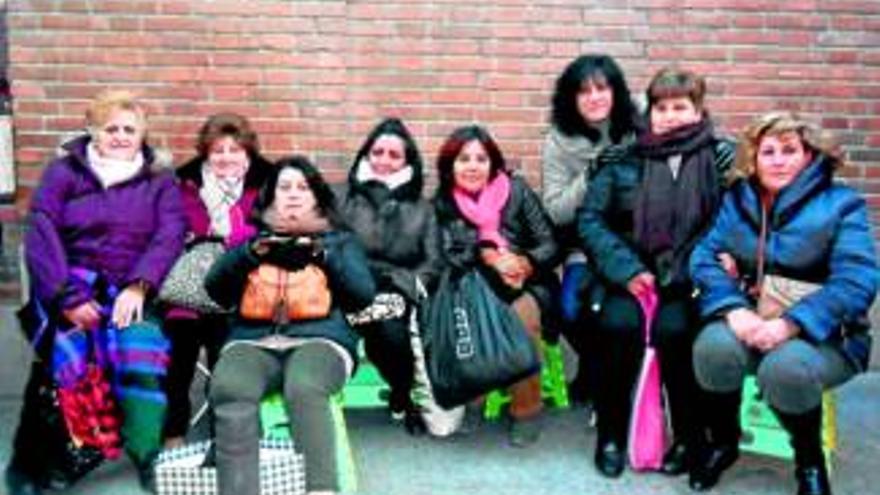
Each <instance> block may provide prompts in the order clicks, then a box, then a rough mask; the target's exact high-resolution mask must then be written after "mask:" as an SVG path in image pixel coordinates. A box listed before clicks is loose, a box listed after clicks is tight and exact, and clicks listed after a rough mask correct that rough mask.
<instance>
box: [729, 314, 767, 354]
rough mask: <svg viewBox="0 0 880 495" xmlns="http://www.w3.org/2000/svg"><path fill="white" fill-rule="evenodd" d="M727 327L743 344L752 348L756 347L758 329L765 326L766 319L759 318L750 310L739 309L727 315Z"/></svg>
mask: <svg viewBox="0 0 880 495" xmlns="http://www.w3.org/2000/svg"><path fill="white" fill-rule="evenodd" d="M725 321H726V322H727V326H729V327H730V329H731V330H732V331H733V334H734V335H736V338H737V339H739V340H740V341H741V342H745V343H746V344H747V345H749V346H750V347H754V343H753V338H754V334H755V332H757V330H758V328H760V327H761V325H763V324H764V319H763V318H761V317H760V316H758V313H755V312H754V311H752V310H751V309H748V308H737V309H734V310H732V311H729V312H728V313H727V316H725Z"/></svg>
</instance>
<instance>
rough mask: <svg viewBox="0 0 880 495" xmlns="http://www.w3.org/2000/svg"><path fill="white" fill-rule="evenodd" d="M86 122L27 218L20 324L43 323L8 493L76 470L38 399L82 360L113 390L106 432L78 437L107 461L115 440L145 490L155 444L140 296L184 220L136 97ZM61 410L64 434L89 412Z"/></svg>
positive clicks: (125, 97)
mask: <svg viewBox="0 0 880 495" xmlns="http://www.w3.org/2000/svg"><path fill="white" fill-rule="evenodd" d="M86 118H87V121H88V128H89V134H88V135H86V136H82V137H80V138H76V139H74V140H72V141H70V142H68V143H67V144H65V145H64V149H65V150H66V152H67V154H66V155H64V156H62V157H60V158H58V159H56V160H55V161H53V162H52V163H50V164H49V165H48V166H47V167H46V170H45V172H44V175H43V179H42V182H41V184H40V186H39V188H38V189H37V191H36V193H35V194H34V197H33V200H32V202H31V209H30V215H29V217H28V229H27V232H26V234H25V239H24V246H25V253H26V262H27V271H28V274H29V276H30V281H31V300H30V302H29V304H28V305H27V306H26V307H25V310H30V311H29V313H30V314H26V315H23V321H25V319H27V320H29V321H31V322H34V321H36V322H37V325H39V327H38V328H42V329H44V330H43V331H42V332H34V333H31V335H32V336H33V340H32V342H31V343H32V345H33V346H34V349H35V351H36V353H37V356H38V359H36V360H35V362H34V365H33V367H32V369H31V376H30V380H29V383H28V385H27V388H26V390H25V397H24V405H23V408H22V412H21V419H20V423H19V426H18V431H17V432H16V435H15V444H14V452H13V454H12V460H11V461H10V464H9V466H8V468H7V471H6V485H7V489H8V493H11V494H13V495H22V494H39V493H41V491H42V490H43V489H44V488H49V487H51V488H57V487H59V486H62V487H63V486H66V485H68V484H70V483H71V482H73V481H75V479H76V478H77V477H78V476H81V475H82V474H84V473H83V470H81V469H80V470H78V469H77V466H71V465H70V463H69V461H68V459H69V457H68V456H67V454H66V450H67V447H68V446H67V445H66V444H67V442H61V441H59V439H58V437H52V436H49V432H48V429H47V428H46V424H45V421H46V419H45V417H44V416H45V411H44V410H43V409H42V408H41V406H40V403H39V401H40V394H45V390H46V387H47V386H49V385H47V384H52V383H53V382H54V384H55V385H56V386H57V388H58V390H59V396H61V394H62V392H67V393H76V391H77V387H78V386H79V385H80V384H82V383H83V382H84V380H85V379H86V378H87V377H86V376H85V374H84V373H82V370H83V369H85V368H86V367H87V366H86V365H87V364H88V363H94V364H96V365H97V366H98V367H99V369H101V370H102V371H103V374H104V376H105V377H106V379H107V381H108V382H109V384H110V385H111V386H112V393H111V394H110V395H111V396H112V397H113V399H114V400H113V401H112V402H115V406H113V407H111V410H113V408H115V414H116V416H115V418H116V421H113V419H114V418H113V417H110V418H107V417H104V416H102V417H101V421H102V422H101V423H100V425H101V430H102V433H105V434H106V435H104V436H101V437H95V438H91V437H89V436H85V437H83V438H79V440H80V441H83V442H84V444H85V445H91V446H93V447H95V448H96V449H97V450H100V451H101V452H102V454H103V455H104V456H105V457H113V456H115V455H117V454H118V449H119V443H120V441H119V439H120V438H121V443H122V444H123V445H124V448H125V450H126V452H127V453H128V455H129V456H130V457H131V459H132V460H133V462H134V463H135V465H136V467H137V468H138V473H139V474H140V478H141V483H142V484H143V485H144V486H145V488H150V487H151V485H152V461H153V459H154V458H155V456H156V454H157V453H158V451H159V448H160V441H161V431H162V420H163V417H164V414H165V394H164V393H163V392H162V389H161V386H160V381H161V377H162V375H164V373H165V368H166V366H167V361H168V354H167V352H168V343H167V341H166V340H165V338H164V337H163V335H162V332H161V329H160V327H159V325H158V324H157V323H156V320H155V318H154V316H153V311H152V306H151V305H150V304H149V302H150V297H151V296H152V295H153V294H155V292H156V289H157V288H158V287H159V286H160V284H161V283H162V280H163V279H164V277H165V275H166V273H167V272H168V270H169V269H170V268H171V265H172V264H173V262H174V260H175V259H176V258H177V256H178V255H179V254H180V252H181V250H182V248H183V235H184V231H185V229H186V219H185V217H184V214H183V208H182V204H181V200H180V193H179V191H178V188H177V187H176V185H175V183H174V176H173V174H172V172H171V171H170V170H161V169H160V167H157V162H156V160H155V154H154V152H153V150H152V149H151V148H150V147H148V146H147V145H146V144H145V142H144V139H145V136H146V114H145V110H144V107H143V106H142V105H141V104H140V103H139V102H138V101H137V100H136V99H135V98H134V96H133V95H132V94H131V93H129V92H126V91H105V92H103V93H101V94H99V95H98V96H97V97H96V98H95V99H94V100H93V101H92V102H91V104H90V105H89V107H88V110H87V112H86ZM26 330H28V329H27V328H26ZM93 405H95V406H96V407H98V406H100V407H103V404H93ZM60 409H61V412H62V414H63V415H64V421H66V424H67V426H68V428H69V429H73V430H74V431H76V430H75V429H74V428H72V427H71V425H72V424H73V425H74V426H75V425H76V423H75V422H74V421H85V422H88V421H89V420H90V419H93V418H90V413H89V412H88V411H89V410H86V412H84V410H81V409H76V408H69V407H67V406H65V405H64V403H63V401H62V405H61V407H60ZM105 420H107V421H108V423H104V421H105ZM120 420H121V421H120ZM114 424H115V425H114ZM108 425H109V426H108ZM105 428H106V430H105ZM114 437H115V439H116V441H115V442H114V441H112V440H109V441H107V439H108V438H114ZM89 441H93V442H97V443H89ZM60 443H62V445H59V444H60Z"/></svg>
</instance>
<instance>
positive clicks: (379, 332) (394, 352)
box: [358, 307, 415, 410]
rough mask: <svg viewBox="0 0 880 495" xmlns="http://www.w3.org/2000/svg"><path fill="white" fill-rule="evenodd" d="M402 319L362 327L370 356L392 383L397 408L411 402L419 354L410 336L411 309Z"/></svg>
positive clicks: (386, 379)
mask: <svg viewBox="0 0 880 495" xmlns="http://www.w3.org/2000/svg"><path fill="white" fill-rule="evenodd" d="M410 311H412V308H411V307H410V308H408V309H407V311H406V313H404V315H403V316H402V317H400V318H396V319H393V320H384V321H378V322H373V323H368V324H365V325H361V326H359V327H358V332H359V333H360V334H361V335H362V336H363V338H364V349H365V350H366V352H367V358H369V360H370V362H372V363H373V364H374V365H375V366H376V369H377V370H379V374H380V375H382V378H383V379H384V380H385V381H386V382H388V385H390V386H391V397H390V405H391V406H392V408H393V409H395V410H400V409H401V408H403V407H405V406H407V405H409V404H410V390H411V389H412V386H413V377H414V375H415V357H414V356H413V350H412V344H411V342H410V336H409V318H410V317H409V312H410Z"/></svg>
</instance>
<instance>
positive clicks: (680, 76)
mask: <svg viewBox="0 0 880 495" xmlns="http://www.w3.org/2000/svg"><path fill="white" fill-rule="evenodd" d="M647 93H648V109H649V110H650V109H651V108H652V107H653V106H654V104H655V103H657V102H658V101H660V100H662V99H664V98H681V97H683V96H685V97H687V98H689V99H690V100H691V102H693V104H694V106H695V107H696V108H697V110H702V109H703V98H705V96H706V79H705V78H703V76H700V75H697V74H696V73H694V72H691V71H689V70H682V69H674V68H672V67H666V68H664V69H660V70H659V71H657V73H656V74H654V77H653V78H651V83H650V84H648V90H647Z"/></svg>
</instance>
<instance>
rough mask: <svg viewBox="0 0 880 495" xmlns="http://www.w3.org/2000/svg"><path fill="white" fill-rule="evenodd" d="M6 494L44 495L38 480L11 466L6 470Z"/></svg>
mask: <svg viewBox="0 0 880 495" xmlns="http://www.w3.org/2000/svg"><path fill="white" fill-rule="evenodd" d="M6 493H8V494H9V495H42V493H43V490H42V489H41V488H40V485H39V484H38V483H37V482H36V480H34V479H33V478H31V477H30V476H28V475H27V474H25V473H23V472H21V471H19V470H18V469H15V468H13V467H11V466H10V467H8V468H6Z"/></svg>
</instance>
